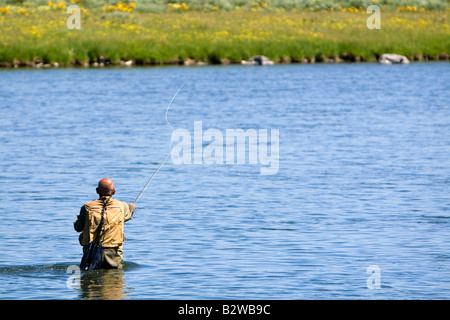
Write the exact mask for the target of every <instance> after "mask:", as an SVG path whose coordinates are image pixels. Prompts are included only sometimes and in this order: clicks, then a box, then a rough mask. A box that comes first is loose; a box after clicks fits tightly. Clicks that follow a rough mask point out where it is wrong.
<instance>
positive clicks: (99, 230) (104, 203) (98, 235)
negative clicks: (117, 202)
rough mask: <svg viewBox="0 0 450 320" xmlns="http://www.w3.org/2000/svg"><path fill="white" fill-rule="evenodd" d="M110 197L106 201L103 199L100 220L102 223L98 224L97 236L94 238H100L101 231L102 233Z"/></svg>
mask: <svg viewBox="0 0 450 320" xmlns="http://www.w3.org/2000/svg"><path fill="white" fill-rule="evenodd" d="M108 201H109V199H106V201H103V208H102V219H101V220H100V223H99V224H98V227H97V230H96V232H97V236H96V237H95V239H94V240H97V239H100V236H101V233H102V227H103V219H104V214H105V211H106V205H107V204H108Z"/></svg>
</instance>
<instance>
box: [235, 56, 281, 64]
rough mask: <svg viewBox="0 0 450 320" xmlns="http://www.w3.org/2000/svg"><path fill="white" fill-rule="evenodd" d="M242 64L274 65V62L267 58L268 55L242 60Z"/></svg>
mask: <svg viewBox="0 0 450 320" xmlns="http://www.w3.org/2000/svg"><path fill="white" fill-rule="evenodd" d="M241 64H244V65H250V66H255V65H256V66H266V65H272V64H274V62H273V61H272V60H270V59H269V58H267V57H266V56H253V57H251V58H250V59H248V60H242V61H241Z"/></svg>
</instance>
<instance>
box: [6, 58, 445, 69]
mask: <svg viewBox="0 0 450 320" xmlns="http://www.w3.org/2000/svg"><path fill="white" fill-rule="evenodd" d="M408 58H409V59H410V61H411V63H423V62H449V61H450V55H447V54H442V55H441V56H439V57H438V58H434V57H427V56H425V57H424V56H421V55H414V56H412V57H408ZM358 63H379V62H378V57H377V58H376V59H375V58H373V59H364V58H363V57H351V58H348V57H330V58H317V59H316V58H304V59H282V60H277V61H274V63H273V64H275V65H291V64H292V65H293V64H295V65H298V64H358ZM226 65H235V66H236V65H243V66H244V63H243V61H232V60H229V59H222V60H220V61H217V60H212V61H203V60H196V59H187V60H182V59H178V60H175V59H174V60H171V61H164V62H139V61H138V62H135V61H132V60H127V61H124V60H121V61H119V62H118V63H116V62H112V61H110V60H109V59H104V60H103V61H102V59H99V61H95V62H91V63H89V62H80V61H74V62H71V63H69V64H60V63H58V62H52V63H44V62H42V61H41V60H39V59H37V60H35V61H17V62H14V63H11V62H0V70H2V69H3V70H6V69H13V70H15V69H58V68H60V69H67V68H75V69H81V68H84V69H101V68H140V67H162V66H186V67H201V66H226Z"/></svg>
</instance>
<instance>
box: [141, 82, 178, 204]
mask: <svg viewBox="0 0 450 320" xmlns="http://www.w3.org/2000/svg"><path fill="white" fill-rule="evenodd" d="M185 83H186V80H184V81H183V83H182V84H181V86H180V87H179V88H178V90H177V92H175V94H174V95H173V97H172V99H171V100H170V102H169V104H168V106H167V108H166V114H165V119H166V123H167V125H168V126H169V127H170V128H171V129H172V134H171V138H170V145H169V152H168V153H167V155H166V157H165V158H164V160H163V161H162V162H161V163H160V164H159V166H158V168H156V170H155V172H153V174H152V176H151V177H150V179H148V181H147V183H146V184H145V186H144V187H143V188H142V190H141V192H139V194H138V195H137V197H136V199H135V200H134V203H136V202H137V201H138V200H139V198H140V197H141V195H142V193H144V191H145V189H146V188H147V186H148V184H149V183H150V181H152V180H153V178H154V177H155V175H156V173H158V171H159V169H161V167H162V166H163V164H164V163H165V162H166V160H167V159H168V158H169V155H170V153H171V152H172V148H171V147H172V142H173V141H172V140H173V132H174V131H175V130H174V129H173V127H172V126H171V125H170V123H169V121H168V120H167V113H168V112H169V108H170V106H171V105H172V102H173V100H175V98H176V96H177V95H178V92H180V90H181V89H182V88H183V86H184V84H185Z"/></svg>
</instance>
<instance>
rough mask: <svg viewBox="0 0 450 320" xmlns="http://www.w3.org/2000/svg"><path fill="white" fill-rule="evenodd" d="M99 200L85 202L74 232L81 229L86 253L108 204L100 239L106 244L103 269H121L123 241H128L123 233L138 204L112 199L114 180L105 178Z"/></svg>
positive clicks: (100, 184) (98, 191) (99, 189)
mask: <svg viewBox="0 0 450 320" xmlns="http://www.w3.org/2000/svg"><path fill="white" fill-rule="evenodd" d="M96 190H97V193H98V195H99V199H98V200H94V201H91V202H88V203H86V204H85V205H83V206H82V207H81V210H80V214H79V215H78V216H77V220H76V221H75V222H74V228H75V231H77V232H81V234H80V237H79V241H80V244H81V245H82V246H83V252H86V250H87V247H88V245H89V243H90V242H91V241H92V240H93V239H94V238H95V235H96V230H97V227H98V226H99V224H100V220H101V216H102V209H103V206H104V205H105V211H104V217H103V226H102V230H101V237H100V242H101V243H102V245H103V263H102V265H101V268H104V269H110V268H122V264H123V251H122V244H123V242H124V241H125V237H124V234H123V226H124V223H125V222H127V221H128V220H130V219H131V218H132V217H133V213H134V210H135V206H134V204H133V203H126V202H123V201H119V200H116V199H113V198H112V196H113V195H114V194H115V193H116V189H114V182H113V181H112V180H111V179H108V178H104V179H102V180H100V181H99V183H98V187H97V189H96Z"/></svg>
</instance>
